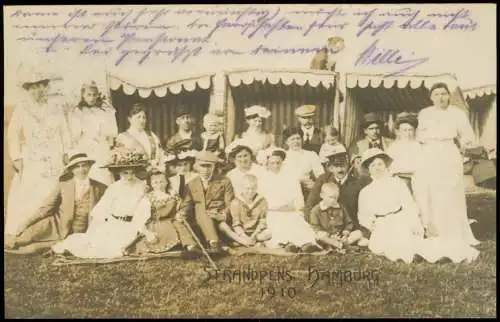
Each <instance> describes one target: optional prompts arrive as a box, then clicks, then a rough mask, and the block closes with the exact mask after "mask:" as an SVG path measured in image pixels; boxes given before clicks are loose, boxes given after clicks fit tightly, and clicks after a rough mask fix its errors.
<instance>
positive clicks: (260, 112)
mask: <svg viewBox="0 0 500 322" xmlns="http://www.w3.org/2000/svg"><path fill="white" fill-rule="evenodd" d="M270 116H271V112H269V110H268V109H267V108H265V107H263V106H259V105H253V106H250V107H248V108H245V119H246V122H247V124H248V129H247V130H246V131H245V132H243V133H242V134H241V135H239V136H236V139H241V142H242V143H243V144H244V145H246V146H248V147H250V148H251V149H252V152H253V154H254V155H255V156H256V155H257V153H258V152H259V151H260V150H264V149H267V148H269V147H270V146H274V143H275V142H274V135H272V134H271V133H268V132H266V131H265V130H264V128H263V124H264V120H265V119H267V118H269V117H270Z"/></svg>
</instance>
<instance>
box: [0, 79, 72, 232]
mask: <svg viewBox="0 0 500 322" xmlns="http://www.w3.org/2000/svg"><path fill="white" fill-rule="evenodd" d="M52 80H53V79H52V78H51V77H49V76H47V75H44V74H42V73H36V72H31V73H30V75H28V77H27V78H26V79H25V80H24V81H23V84H22V87H23V88H24V90H26V91H27V93H28V94H29V97H28V98H27V99H26V100H25V101H23V102H21V104H20V105H18V106H17V107H16V109H15V110H14V112H13V114H12V118H11V120H10V124H9V128H8V132H7V140H8V145H9V154H10V157H11V159H12V163H13V165H14V170H15V172H16V173H15V175H14V177H13V179H12V185H11V188H10V192H9V196H8V200H7V210H6V216H7V217H6V225H5V234H6V235H7V236H8V235H16V233H17V230H18V229H19V228H20V226H21V225H22V224H24V223H25V222H26V220H28V219H29V216H31V215H35V214H36V210H37V209H38V207H40V206H41V205H42V203H43V202H44V200H45V199H46V198H47V197H48V196H49V194H50V193H51V191H53V189H55V187H56V185H57V184H58V182H59V176H60V175H61V174H62V171H63V169H64V160H65V158H66V155H67V152H68V150H69V147H70V142H71V140H70V134H69V130H68V125H67V122H66V118H65V117H64V113H63V109H62V106H61V105H60V104H58V103H57V102H56V101H55V99H54V98H53V97H52V96H51V95H49V93H48V90H49V84H50V82H51V81H52Z"/></svg>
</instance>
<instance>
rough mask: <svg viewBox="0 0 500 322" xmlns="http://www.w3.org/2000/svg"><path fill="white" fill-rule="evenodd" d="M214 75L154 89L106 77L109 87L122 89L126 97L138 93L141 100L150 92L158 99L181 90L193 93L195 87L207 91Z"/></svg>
mask: <svg viewBox="0 0 500 322" xmlns="http://www.w3.org/2000/svg"><path fill="white" fill-rule="evenodd" d="M213 76H214V74H209V75H202V76H198V77H191V78H185V79H181V80H178V81H175V82H171V83H166V84H162V85H158V86H154V87H140V86H136V85H134V84H131V83H130V82H127V81H125V80H123V79H120V78H118V77H116V76H113V75H110V74H108V75H107V78H108V84H109V87H110V88H111V89H112V90H114V91H116V90H117V89H118V88H120V86H122V88H123V92H124V93H125V94H127V95H133V94H134V93H135V91H138V94H139V96H140V97H142V98H148V97H149V96H150V95H151V93H152V92H154V93H155V95H156V96H158V97H165V96H166V95H167V93H168V92H170V93H172V94H175V95H177V94H179V93H180V92H181V91H182V90H186V91H188V92H192V91H194V90H195V89H196V88H197V87H199V88H203V89H209V88H210V87H211V86H212V77H213Z"/></svg>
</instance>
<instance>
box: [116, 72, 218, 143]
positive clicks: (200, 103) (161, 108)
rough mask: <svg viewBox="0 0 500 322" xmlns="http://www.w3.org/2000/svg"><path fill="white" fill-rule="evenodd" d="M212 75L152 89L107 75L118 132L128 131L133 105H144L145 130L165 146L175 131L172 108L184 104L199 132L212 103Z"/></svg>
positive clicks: (182, 80)
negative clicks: (145, 114) (129, 115)
mask: <svg viewBox="0 0 500 322" xmlns="http://www.w3.org/2000/svg"><path fill="white" fill-rule="evenodd" d="M213 76H214V75H213V74H208V75H201V76H197V77H191V78H186V79H181V80H177V81H175V82H171V83H166V84H161V85H158V86H154V87H140V86H136V85H134V84H133V83H132V82H129V81H126V80H124V79H121V78H118V77H116V76H113V75H111V74H108V75H107V81H108V86H109V89H110V97H111V102H112V104H113V106H114V107H115V109H116V117H117V122H118V130H119V131H120V132H122V131H125V130H126V129H127V128H128V125H129V124H128V120H127V118H128V113H129V110H130V108H131V107H132V105H133V104H135V103H144V104H145V105H146V109H147V117H148V129H149V130H151V131H152V132H154V133H155V134H156V135H157V136H158V137H159V138H160V140H161V141H162V143H165V142H166V140H167V139H168V138H169V137H170V136H172V135H173V134H175V132H176V131H177V129H176V124H175V117H174V110H175V107H176V106H178V105H185V106H187V107H188V108H190V109H191V111H192V117H193V118H194V120H195V124H196V126H197V128H195V129H194V130H195V131H198V132H200V131H201V130H202V129H201V126H202V119H203V115H204V114H205V113H207V112H208V110H209V106H210V103H211V93H212V83H213V82H212V78H213Z"/></svg>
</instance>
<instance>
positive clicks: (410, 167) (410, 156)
mask: <svg viewBox="0 0 500 322" xmlns="http://www.w3.org/2000/svg"><path fill="white" fill-rule="evenodd" d="M421 148H422V147H421V145H420V143H419V142H418V141H411V140H396V141H394V142H393V143H392V144H391V145H390V146H389V147H388V148H387V154H388V155H389V156H390V157H391V158H392V159H393V162H392V164H391V172H392V173H414V172H415V171H416V169H417V166H418V165H419V164H420V159H421V157H422V151H421Z"/></svg>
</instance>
